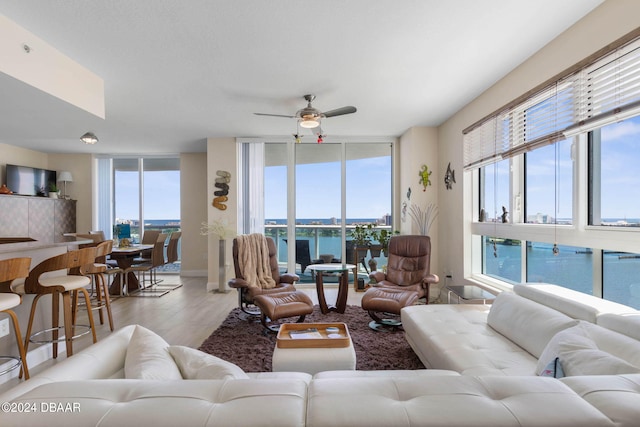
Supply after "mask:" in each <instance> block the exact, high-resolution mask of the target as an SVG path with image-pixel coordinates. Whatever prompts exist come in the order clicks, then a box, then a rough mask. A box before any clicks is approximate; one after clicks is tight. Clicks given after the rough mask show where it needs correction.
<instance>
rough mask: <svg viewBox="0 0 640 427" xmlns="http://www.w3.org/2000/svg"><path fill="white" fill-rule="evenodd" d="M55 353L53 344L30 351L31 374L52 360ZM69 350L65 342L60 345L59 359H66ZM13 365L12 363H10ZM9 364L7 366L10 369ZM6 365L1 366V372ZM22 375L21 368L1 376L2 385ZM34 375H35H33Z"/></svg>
mask: <svg viewBox="0 0 640 427" xmlns="http://www.w3.org/2000/svg"><path fill="white" fill-rule="evenodd" d="M52 351H53V344H43V345H41V346H39V347H38V348H34V349H33V350H29V352H28V353H27V365H28V367H29V373H30V374H32V373H31V372H32V370H33V369H34V368H36V367H37V366H38V365H40V364H41V363H44V362H46V361H49V360H51V359H52V356H51V353H52ZM66 355H67V350H66V348H65V345H64V342H63V343H62V344H58V358H60V356H64V357H66ZM8 363H11V362H8ZM8 363H7V364H6V365H7V367H8ZM4 365H5V364H3V365H0V371H2V370H3V369H4ZM19 374H20V368H17V369H14V370H13V371H11V372H8V373H7V374H5V375H2V376H0V384H4V383H6V382H8V381H10V380H12V379H14V378H18V375H19ZM32 375H33V374H32Z"/></svg>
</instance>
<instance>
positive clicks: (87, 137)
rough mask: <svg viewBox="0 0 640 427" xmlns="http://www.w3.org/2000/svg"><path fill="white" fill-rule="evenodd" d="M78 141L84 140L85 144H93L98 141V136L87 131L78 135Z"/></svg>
mask: <svg viewBox="0 0 640 427" xmlns="http://www.w3.org/2000/svg"><path fill="white" fill-rule="evenodd" d="M80 141H82V142H84V143H85V144H90V145H93V144H95V143H96V142H98V137H97V136H96V134H95V133H93V132H87V133H85V134H84V135H82V136H81V137H80Z"/></svg>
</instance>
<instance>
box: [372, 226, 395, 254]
mask: <svg viewBox="0 0 640 427" xmlns="http://www.w3.org/2000/svg"><path fill="white" fill-rule="evenodd" d="M394 234H400V232H399V231H389V230H386V229H384V228H383V229H382V230H380V231H373V239H374V240H377V241H378V242H379V243H380V246H381V250H382V252H383V253H384V255H385V256H387V255H388V253H387V249H389V239H391V236H393V235H394Z"/></svg>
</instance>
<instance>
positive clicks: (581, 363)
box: [536, 321, 640, 376]
mask: <svg viewBox="0 0 640 427" xmlns="http://www.w3.org/2000/svg"><path fill="white" fill-rule="evenodd" d="M627 347H628V349H627ZM637 349H638V343H637V342H636V341H635V340H633V339H632V338H629V337H625V336H624V335H621V334H618V333H616V332H613V331H609V330H607V329H604V328H601V327H599V326H597V325H594V324H592V323H589V322H584V321H580V323H579V324H578V325H576V326H574V327H572V328H569V329H566V330H564V331H560V332H558V333H557V334H556V335H555V336H554V337H553V338H551V340H549V343H548V344H547V346H546V347H545V349H544V350H543V352H542V354H541V355H540V358H539V359H538V364H537V366H536V374H537V375H540V374H541V372H542V371H543V370H544V369H545V367H546V366H547V364H548V363H549V362H550V361H552V360H553V359H555V358H556V357H558V358H560V363H561V364H562V368H563V370H564V374H565V375H566V376H574V375H617V374H627V373H638V372H640V367H638V366H636V364H637V360H638V357H635V358H634V357H631V356H634V354H635V353H636V352H637ZM613 353H615V354H613Z"/></svg>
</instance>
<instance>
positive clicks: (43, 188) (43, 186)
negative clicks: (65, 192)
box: [4, 165, 57, 196]
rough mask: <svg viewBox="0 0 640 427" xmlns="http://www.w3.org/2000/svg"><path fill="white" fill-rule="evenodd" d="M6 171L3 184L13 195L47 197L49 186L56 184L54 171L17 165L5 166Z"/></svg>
mask: <svg viewBox="0 0 640 427" xmlns="http://www.w3.org/2000/svg"><path fill="white" fill-rule="evenodd" d="M6 171H7V176H6V179H5V181H4V182H5V183H6V184H7V188H9V190H11V191H13V192H14V194H22V195H25V196H48V195H49V187H50V185H51V184H56V182H57V180H56V178H57V173H56V171H51V170H46V169H38V168H30V167H28V166H17V165H6ZM56 185H57V184H56Z"/></svg>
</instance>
